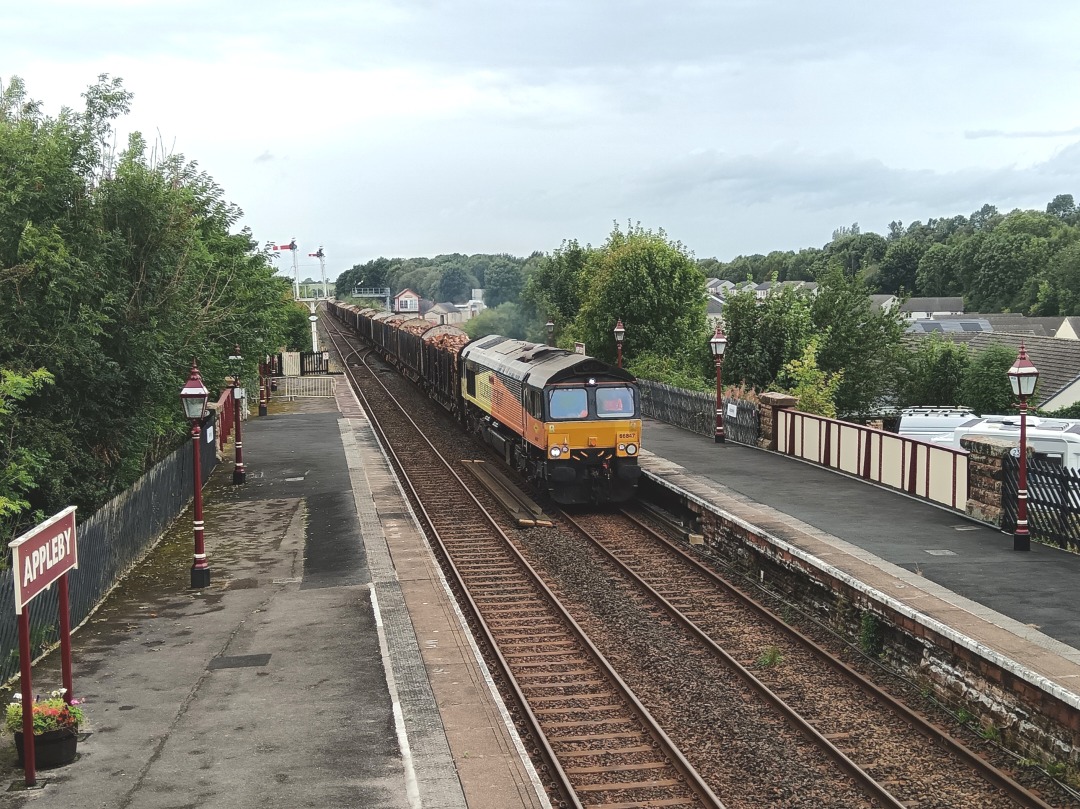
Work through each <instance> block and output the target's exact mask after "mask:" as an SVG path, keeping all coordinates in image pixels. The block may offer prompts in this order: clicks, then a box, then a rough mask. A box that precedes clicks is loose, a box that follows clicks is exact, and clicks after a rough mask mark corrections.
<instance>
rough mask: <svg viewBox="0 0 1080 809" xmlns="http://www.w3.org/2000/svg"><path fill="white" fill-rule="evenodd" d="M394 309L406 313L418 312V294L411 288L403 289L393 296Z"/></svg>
mask: <svg viewBox="0 0 1080 809" xmlns="http://www.w3.org/2000/svg"><path fill="white" fill-rule="evenodd" d="M394 311H395V312H401V313H407V314H416V315H418V314H420V296H419V295H417V294H416V293H415V292H413V291H412V290H411V289H403V290H401V292H399V293H398V294H397V295H395V296H394Z"/></svg>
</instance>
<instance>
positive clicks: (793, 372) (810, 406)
mask: <svg viewBox="0 0 1080 809" xmlns="http://www.w3.org/2000/svg"><path fill="white" fill-rule="evenodd" d="M819 343H820V338H819V337H818V336H817V335H815V336H814V337H811V338H810V340H809V341H808V342H807V344H806V347H805V348H804V349H803V353H802V356H801V357H799V358H798V359H794V360H791V362H789V363H787V364H786V365H785V366H784V369H783V371H782V372H781V374H780V379H779V381H780V384H781V385H783V386H784V389H785V390H786V391H787V392H788V393H790V394H791V395H792V396H796V397H798V399H799V405H798V406H799V410H800V411H801V412H803V413H816V414H817V415H819V416H825V417H826V418H830V419H831V418H836V393H837V391H838V390H839V388H840V383H841V382H842V381H843V379H844V372H843V371H836V372H834V373H831V374H830V373H826V372H825V371H822V370H821V369H820V368H819V367H818V364H817V352H818V345H819Z"/></svg>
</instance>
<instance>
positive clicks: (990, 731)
mask: <svg viewBox="0 0 1080 809" xmlns="http://www.w3.org/2000/svg"><path fill="white" fill-rule="evenodd" d="M979 735H980V736H982V737H983V738H984V739H986V740H987V741H989V742H996V741H997V740H998V739H1000V738H1001V731H1000V730H998V729H997V725H987V726H986V727H984V728H979Z"/></svg>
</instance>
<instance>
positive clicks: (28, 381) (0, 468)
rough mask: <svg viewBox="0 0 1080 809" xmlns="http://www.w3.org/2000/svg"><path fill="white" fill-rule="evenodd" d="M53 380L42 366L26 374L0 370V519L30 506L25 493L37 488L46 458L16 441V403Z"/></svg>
mask: <svg viewBox="0 0 1080 809" xmlns="http://www.w3.org/2000/svg"><path fill="white" fill-rule="evenodd" d="M52 382H53V377H52V374H50V373H49V372H48V371H46V370H45V369H43V368H38V369H36V370H34V371H31V372H30V373H27V374H17V373H15V372H13V371H8V370H5V369H0V520H3V519H10V518H13V517H16V516H18V515H19V514H20V513H21V512H23V511H24V510H26V509H27V508H28V507H29V506H30V502H29V501H28V500H27V499H26V493H27V492H29V491H31V490H33V489H34V488H35V487H36V485H37V484H36V482H35V481H36V478H37V476H38V475H41V474H42V473H43V472H44V470H45V463H46V460H47V459H46V456H45V454H44V453H42V452H41V451H40V450H38V451H34V450H31V449H27V448H26V447H22V446H19V444H18V443H17V442H18V441H19V438H20V431H19V430H18V429H17V426H18V420H17V412H16V411H17V405H18V403H19V402H21V401H23V400H24V399H26V398H28V397H29V396H31V395H32V394H34V393H36V392H37V391H39V390H41V388H42V387H44V386H45V385H48V384H52Z"/></svg>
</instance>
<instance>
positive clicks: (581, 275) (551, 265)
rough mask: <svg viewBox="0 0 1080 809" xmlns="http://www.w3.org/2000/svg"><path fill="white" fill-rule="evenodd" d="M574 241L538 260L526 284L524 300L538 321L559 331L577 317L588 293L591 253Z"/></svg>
mask: <svg viewBox="0 0 1080 809" xmlns="http://www.w3.org/2000/svg"><path fill="white" fill-rule="evenodd" d="M594 252H596V251H594V250H593V248H592V247H590V246H585V247H582V246H581V245H580V244H578V242H577V241H575V240H570V241H564V242H563V243H562V246H561V247H559V248H558V249H557V250H555V251H554V252H553V253H552V254H551V255H550V256H546V257H544V258H542V259H540V260H539V261H538V262H537V263H536V266H535V267H534V269H533V271H532V272H531V273H530V274H529V276H528V278H527V280H526V282H525V292H524V300H525V302H526V304H527V305H528V306H529V307H530V308H531V309H533V310H534V311H535V312H536V313H537V315H538V316H539V318H540V319H542V320H543V321H544V322H547V320H548V318H550V319H551V320H552V321H553V322H554V323H555V329H556V333H558V332H561V331H562V330H564V329H565V328H567V327H568V326H569V325H570V324H572V323H573V322H574V320H575V319H576V318H577V314H578V310H579V309H580V308H581V302H582V299H583V298H584V296H585V294H586V292H587V290H588V269H587V267H588V265H589V262H590V259H591V257H592V255H593V253H594Z"/></svg>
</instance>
